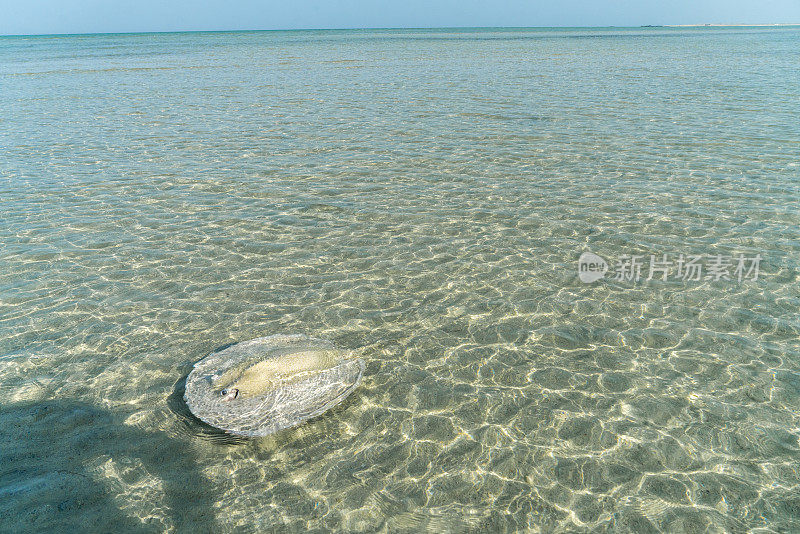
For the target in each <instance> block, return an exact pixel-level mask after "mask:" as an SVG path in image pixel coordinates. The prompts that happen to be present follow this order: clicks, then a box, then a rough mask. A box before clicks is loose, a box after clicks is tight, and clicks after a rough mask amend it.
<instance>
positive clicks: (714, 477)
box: [0, 28, 800, 532]
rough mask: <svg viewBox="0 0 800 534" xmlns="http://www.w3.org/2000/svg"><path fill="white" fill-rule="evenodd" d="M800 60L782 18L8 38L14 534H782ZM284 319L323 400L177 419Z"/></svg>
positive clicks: (799, 500)
mask: <svg viewBox="0 0 800 534" xmlns="http://www.w3.org/2000/svg"><path fill="white" fill-rule="evenodd" d="M798 64H800V30H798V29H796V28H711V29H689V28H681V29H629V30H625V29H590V30H578V29H562V30H530V31H528V30H420V31H406V30H403V31H400V30H396V31H389V30H385V31H330V32H316V31H315V32H311V31H309V32H253V33H205V34H204V33H196V34H136V35H98V36H50V37H3V38H0V86H1V87H2V90H1V91H0V109H1V110H2V112H0V147H2V152H1V153H2V156H1V157H0V199H2V204H1V206H2V215H0V393H2V397H1V398H2V400H1V401H0V527H2V528H0V530H3V531H19V532H42V531H47V530H58V529H63V528H72V529H80V530H82V529H85V528H87V525H90V526H93V528H95V529H96V530H98V531H111V530H117V529H119V530H122V531H132V532H137V531H141V532H152V531H161V530H163V529H176V530H179V531H188V530H190V529H194V530H196V531H210V530H212V529H213V530H214V531H215V532H232V531H234V530H235V531H237V532H248V531H264V530H265V529H271V528H273V529H276V530H278V531H290V532H307V531H313V532H321V531H326V530H346V531H350V532H419V531H421V530H425V529H427V530H429V531H435V532H448V531H450V532H464V531H476V532H478V531H485V532H489V531H490V532H511V531H518V530H526V529H527V530H531V531H557V530H558V531H562V530H570V531H590V530H591V531H616V532H657V531H664V532H666V531H671V532H674V531H694V532H704V531H708V532H723V531H732V532H740V531H745V530H747V529H755V528H763V529H765V530H764V531H765V532H767V531H774V532H788V531H797V530H800V519H799V518H800V462H799V460H800V444H799V443H798V437H799V436H800V412H798V410H800V336H799V335H798V334H800V313H798V312H799V311H800V290H798V278H800V277H799V276H798V273H800V265H798V258H800V256H799V255H800V158H799V156H800V152H799V151H798V147H800V128H799V127H798V117H800V83H799V80H798V76H797V65H798ZM584 250H592V251H593V252H595V253H597V254H600V255H601V256H604V257H606V258H609V259H614V258H616V257H617V256H618V255H621V254H640V255H644V256H645V257H646V258H647V257H649V255H650V254H664V253H669V254H673V253H674V254H678V253H684V254H726V255H737V254H745V255H747V256H753V255H755V254H761V255H762V256H763V258H764V259H763V262H762V264H761V274H760V276H759V278H758V280H755V281H754V280H746V281H742V282H741V283H740V282H738V281H735V280H733V281H724V280H722V281H711V280H701V281H697V282H694V281H681V280H674V279H670V280H667V281H662V280H651V281H644V280H642V281H639V282H638V283H634V282H628V281H619V282H617V281H613V280H606V281H602V282H599V283H596V284H593V285H587V284H583V283H581V281H580V280H579V279H578V276H577V265H576V262H577V258H578V256H579V255H580V254H581V252H583V251H584ZM293 333H303V334H307V335H310V336H314V337H323V338H327V339H330V340H332V341H333V342H335V343H336V344H337V345H338V346H340V347H342V348H345V349H358V350H360V351H361V356H362V357H363V358H364V360H365V362H366V364H367V365H366V372H365V373H364V381H363V383H362V385H361V386H360V388H359V390H357V391H356V392H355V393H354V394H353V395H352V396H351V397H350V398H348V399H347V401H345V402H344V403H343V404H341V405H340V406H338V407H336V409H334V410H333V411H332V412H330V413H328V414H326V415H324V416H323V417H319V418H317V419H314V420H312V421H311V422H309V423H307V424H305V425H303V426H301V427H299V428H297V429H293V430H289V431H286V432H282V433H279V434H278V435H275V436H272V437H270V438H265V439H261V440H250V441H247V440H237V439H225V437H224V436H220V435H219V434H215V433H214V432H213V431H211V430H210V429H208V428H206V427H204V426H203V425H201V424H200V423H199V422H197V421H195V420H193V419H192V418H191V416H190V414H187V413H185V411H186V410H185V408H183V409H182V408H181V405H180V401H179V399H180V398H181V391H180V390H181V387H182V382H181V380H182V379H184V378H185V376H186V375H187V374H188V372H189V370H190V369H191V365H192V363H194V362H195V361H197V360H199V359H200V358H202V357H203V356H205V355H206V354H208V353H210V352H212V351H213V350H215V349H217V348H219V347H220V346H223V345H226V344H229V343H233V342H237V341H243V340H247V339H252V338H256V337H260V336H265V335H271V334H293ZM176 399H177V400H176Z"/></svg>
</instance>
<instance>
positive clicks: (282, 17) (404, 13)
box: [0, 0, 800, 35]
mask: <svg viewBox="0 0 800 534" xmlns="http://www.w3.org/2000/svg"><path fill="white" fill-rule="evenodd" d="M775 22H800V0H752V1H750V0H661V1H654V0H651V1H647V0H528V1H525V0H427V1H425V0H283V1H275V0H261V1H257V0H227V1H222V0H118V1H112V0H0V35H7V34H43V33H95V32H132V31H175V30H237V29H254V30H256V29H264V30H271V29H294V28H363V27H371V28H375V27H378V28H386V27H392V28H394V27H415V28H416V27H454V26H639V25H642V24H695V23H775Z"/></svg>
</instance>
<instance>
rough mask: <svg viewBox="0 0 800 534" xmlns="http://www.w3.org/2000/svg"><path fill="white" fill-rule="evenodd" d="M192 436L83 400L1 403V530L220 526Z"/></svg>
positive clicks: (195, 529) (194, 529)
mask: <svg viewBox="0 0 800 534" xmlns="http://www.w3.org/2000/svg"><path fill="white" fill-rule="evenodd" d="M176 393H177V387H176V392H175V393H173V395H175V394H176ZM171 400H173V401H174V399H172V396H171ZM173 409H174V408H173ZM195 432H196V429H195ZM187 441H189V440H181V439H178V438H176V437H175V436H170V435H169V434H167V433H166V432H161V431H153V432H149V431H147V430H143V429H141V428H138V427H136V426H132V425H129V424H125V423H124V422H123V421H122V420H121V416H118V415H115V414H114V413H111V412H109V411H107V410H105V409H103V408H100V407H97V406H93V405H90V404H86V403H81V402H77V401H70V400H46V401H40V402H32V403H19V404H12V405H4V406H0V531H2V532H159V531H163V530H164V529H165V528H168V527H170V526H171V527H174V529H175V531H177V532H213V531H218V529H217V528H216V527H217V524H216V521H215V517H214V502H215V500H216V498H217V494H218V492H217V491H216V490H217V488H214V487H213V486H212V484H211V482H210V481H209V480H208V479H207V478H206V477H205V476H204V475H203V474H202V473H201V472H200V470H199V466H198V459H197V456H196V455H195V453H194V450H193V447H192V444H191V443H187ZM123 491H125V493H124V494H123ZM164 517H166V520H167V521H166V522H164V521H162V520H161V519H159V518H164Z"/></svg>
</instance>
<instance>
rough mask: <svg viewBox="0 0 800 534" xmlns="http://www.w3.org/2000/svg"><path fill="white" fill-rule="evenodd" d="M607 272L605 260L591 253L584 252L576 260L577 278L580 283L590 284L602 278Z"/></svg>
mask: <svg viewBox="0 0 800 534" xmlns="http://www.w3.org/2000/svg"><path fill="white" fill-rule="evenodd" d="M606 271H608V263H606V260H604V259H603V258H601V257H600V256H598V255H597V254H594V253H593V252H584V253H583V254H581V257H580V258H578V278H580V279H581V282H584V283H586V284H591V283H592V282H596V281H598V280H600V279H601V278H603V277H604V276H605V274H606Z"/></svg>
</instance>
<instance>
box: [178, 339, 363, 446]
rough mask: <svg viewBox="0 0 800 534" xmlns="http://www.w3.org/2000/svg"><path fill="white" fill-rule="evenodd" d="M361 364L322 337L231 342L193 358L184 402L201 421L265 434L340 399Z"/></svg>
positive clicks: (355, 381)
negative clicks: (194, 361)
mask: <svg viewBox="0 0 800 534" xmlns="http://www.w3.org/2000/svg"><path fill="white" fill-rule="evenodd" d="M363 373H364V362H363V360H361V359H359V358H355V357H352V355H351V354H350V353H349V352H348V351H344V350H339V349H337V348H336V347H335V346H334V345H333V344H332V343H330V342H329V341H326V340H323V339H317V338H312V337H308V336H304V335H291V336H286V335H275V336H268V337H261V338H256V339H252V340H250V341H244V342H241V343H236V344H234V345H231V346H229V347H226V348H224V349H221V350H219V351H217V352H213V353H211V354H209V355H208V356H206V357H205V358H203V359H202V360H200V361H199V362H197V363H196V364H195V366H194V369H192V371H191V373H189V376H188V377H187V379H186V391H185V394H184V400H185V401H186V404H187V406H188V407H189V410H190V411H191V412H192V413H193V414H194V415H195V416H196V417H197V418H199V419H200V420H202V421H204V422H205V423H208V424H209V425H211V426H214V427H216V428H219V429H221V430H223V431H225V432H228V433H230V434H235V435H240V436H248V437H255V436H266V435H269V434H272V433H274V432H278V431H279V430H283V429H286V428H291V427H294V426H297V425H299V424H301V423H303V422H304V421H307V420H308V419H311V418H313V417H316V416H318V415H321V414H323V413H324V412H326V411H328V410H329V409H331V408H333V407H334V406H336V405H337V404H339V403H340V402H342V401H343V400H344V399H345V398H346V397H347V396H348V395H350V394H351V393H352V392H353V390H354V389H355V388H356V387H357V386H358V384H359V383H360V382H361V377H362V375H363Z"/></svg>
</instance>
